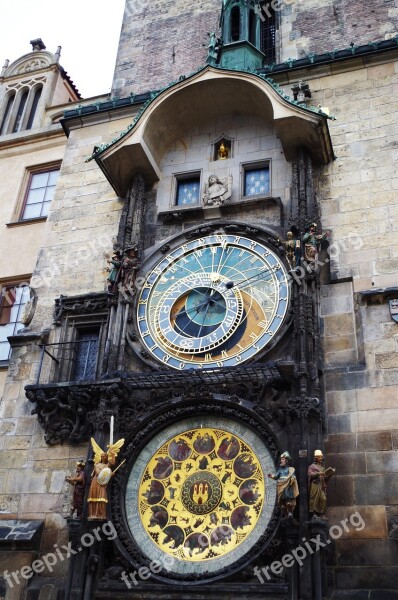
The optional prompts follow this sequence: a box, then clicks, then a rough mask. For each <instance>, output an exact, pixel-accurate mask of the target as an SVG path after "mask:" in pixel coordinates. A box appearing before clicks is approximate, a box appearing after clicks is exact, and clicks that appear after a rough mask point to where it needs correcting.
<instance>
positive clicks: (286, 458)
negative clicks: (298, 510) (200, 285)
mask: <svg viewBox="0 0 398 600" xmlns="http://www.w3.org/2000/svg"><path fill="white" fill-rule="evenodd" d="M291 460H292V459H291V456H290V454H289V452H283V454H281V457H280V465H279V469H278V470H277V471H276V473H275V475H272V474H271V473H269V474H268V477H269V478H270V479H276V481H277V492H278V505H279V507H280V508H281V510H282V513H283V515H284V516H285V517H291V516H292V515H293V510H294V508H295V506H296V498H297V496H298V495H299V489H298V485H297V479H296V474H295V469H294V467H291V466H289V465H290V461H291Z"/></svg>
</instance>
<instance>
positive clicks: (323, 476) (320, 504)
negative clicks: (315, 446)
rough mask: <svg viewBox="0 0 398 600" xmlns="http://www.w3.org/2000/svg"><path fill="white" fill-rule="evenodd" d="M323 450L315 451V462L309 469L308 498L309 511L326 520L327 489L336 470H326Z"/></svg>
mask: <svg viewBox="0 0 398 600" xmlns="http://www.w3.org/2000/svg"><path fill="white" fill-rule="evenodd" d="M324 460H325V458H324V456H323V453H322V450H315V452H314V462H313V463H312V465H310V466H309V467H308V472H307V475H308V497H309V511H310V513H313V514H314V515H316V516H317V517H321V518H325V514H326V488H327V483H328V481H329V479H330V477H331V476H332V475H333V474H334V473H335V469H332V468H331V467H329V468H328V469H325V466H324Z"/></svg>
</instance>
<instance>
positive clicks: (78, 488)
mask: <svg viewBox="0 0 398 600" xmlns="http://www.w3.org/2000/svg"><path fill="white" fill-rule="evenodd" d="M85 466H86V463H85V462H84V461H83V460H79V461H78V462H77V463H76V473H75V475H73V476H70V475H67V476H66V477H65V481H67V482H68V483H70V485H73V496H72V504H71V507H70V516H71V517H73V515H74V514H75V512H76V517H77V518H78V519H81V518H82V514H83V505H84V488H85V485H86V476H85V474H84V467H85Z"/></svg>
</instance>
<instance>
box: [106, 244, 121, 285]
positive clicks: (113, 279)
mask: <svg viewBox="0 0 398 600" xmlns="http://www.w3.org/2000/svg"><path fill="white" fill-rule="evenodd" d="M107 262H108V264H110V265H112V267H111V269H110V272H109V275H108V278H107V281H108V282H109V283H108V292H110V293H112V294H116V292H117V284H118V283H119V277H118V276H119V272H120V267H121V266H122V255H121V254H120V252H119V251H118V250H117V251H116V252H115V253H114V255H113V256H112V258H111V260H108V261H107Z"/></svg>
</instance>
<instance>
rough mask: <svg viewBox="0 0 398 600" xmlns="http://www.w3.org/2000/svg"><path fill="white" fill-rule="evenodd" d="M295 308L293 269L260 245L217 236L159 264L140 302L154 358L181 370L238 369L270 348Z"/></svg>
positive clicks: (141, 319)
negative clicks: (291, 286) (291, 301)
mask: <svg viewBox="0 0 398 600" xmlns="http://www.w3.org/2000/svg"><path fill="white" fill-rule="evenodd" d="M288 303H289V284H288V280H287V273H286V270H285V268H284V266H283V264H282V263H281V261H280V259H279V258H278V257H277V255H276V254H275V253H274V252H272V251H271V250H270V249H269V248H267V247H266V246H264V245H263V244H262V243H260V242H256V241H253V240H250V239H248V238H245V237H242V236H239V235H226V234H225V235H224V234H223V235H220V234H213V235H209V236H206V237H202V238H199V239H195V240H190V241H188V242H186V243H185V244H183V245H181V246H179V247H178V248H176V249H175V250H173V251H172V252H170V253H169V254H168V255H166V256H165V257H164V258H162V260H161V261H160V262H159V263H158V264H157V265H156V267H155V268H154V269H152V271H151V272H150V273H149V275H148V277H147V278H146V281H145V284H144V286H143V288H142V290H141V293H140V296H139V300H138V313H137V319H138V328H139V332H140V336H141V339H142V341H143V343H144V344H145V346H146V348H147V350H148V351H149V352H150V353H151V354H152V356H153V357H154V358H156V359H158V360H160V361H163V362H164V363H165V364H167V365H168V366H170V367H173V368H175V369H181V370H185V369H192V368H198V369H202V368H216V367H224V366H228V367H230V366H236V365H238V364H240V363H242V362H244V361H246V360H249V359H250V358H252V357H253V356H255V355H256V354H257V353H258V352H260V351H261V350H262V349H263V348H265V347H266V346H267V344H269V343H270V342H271V340H272V339H273V338H274V336H275V334H276V333H277V331H278V330H279V329H280V327H281V325H282V322H283V320H284V318H285V316H286V312H287V308H288Z"/></svg>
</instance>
